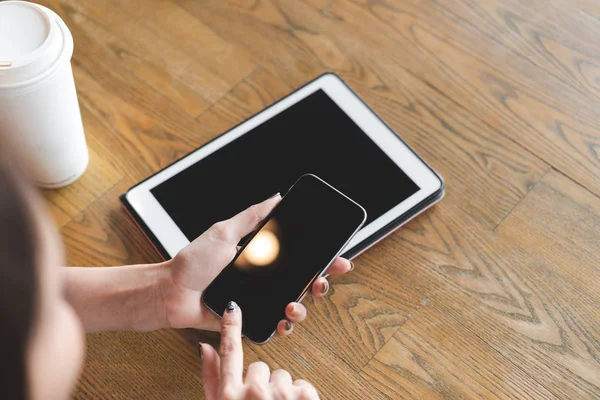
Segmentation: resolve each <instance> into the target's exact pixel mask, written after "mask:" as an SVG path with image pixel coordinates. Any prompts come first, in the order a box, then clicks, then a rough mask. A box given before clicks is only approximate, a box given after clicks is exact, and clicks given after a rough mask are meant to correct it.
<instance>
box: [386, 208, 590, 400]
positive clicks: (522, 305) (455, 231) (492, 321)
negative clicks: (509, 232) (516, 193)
mask: <svg viewBox="0 0 600 400" xmlns="http://www.w3.org/2000/svg"><path fill="white" fill-rule="evenodd" d="M453 208H454V209H453ZM417 223H418V224H419V226H418V229H406V230H404V231H403V234H402V235H394V236H392V237H390V240H389V241H390V242H395V243H394V249H396V251H397V252H399V253H401V254H404V253H405V252H406V251H407V250H409V249H410V250H412V252H414V253H415V256H414V257H415V259H416V258H418V257H420V258H421V261H420V262H419V264H416V265H415V264H413V263H411V264H410V265H412V268H404V269H400V266H401V265H403V264H405V263H404V262H403V260H402V259H397V260H396V261H395V262H394V258H393V256H392V255H391V254H390V256H388V257H386V258H384V259H385V260H386V261H387V262H389V268H394V267H396V271H397V275H398V276H397V279H399V280H401V281H403V282H404V283H405V284H408V285H409V286H410V287H412V288H413V289H415V290H418V291H419V292H421V293H424V294H425V295H427V297H428V298H429V299H431V300H432V301H433V302H436V303H435V304H443V305H444V307H445V308H444V310H445V311H444V312H447V313H449V314H451V315H453V316H454V318H456V319H457V320H458V321H459V323H461V324H462V325H463V326H464V327H465V328H466V329H469V330H471V331H472V332H473V333H474V334H475V335H477V336H478V337H479V338H481V339H482V340H483V341H484V342H485V343H487V344H488V345H489V346H491V348H492V349H494V350H495V351H496V352H498V353H499V354H501V355H503V356H505V357H506V358H507V359H509V360H510V361H511V362H513V363H514V364H515V365H517V366H519V367H520V368H522V369H523V370H525V371H528V372H530V373H531V376H532V377H533V378H534V379H535V380H536V381H537V382H539V383H540V384H541V385H543V386H544V387H545V388H546V389H548V390H549V391H550V392H552V393H553V394H554V395H556V396H557V397H558V398H590V397H593V396H594V394H596V393H598V388H600V381H599V380H598V377H600V362H598V360H597V356H596V355H597V354H598V350H599V348H598V343H600V341H599V339H600V337H599V336H598V334H599V332H598V331H597V326H598V321H600V310H598V308H597V307H596V306H595V304H596V303H597V302H596V301H594V300H593V299H594V297H597V295H595V294H594V293H593V292H588V291H587V290H586V288H583V287H578V286H574V284H570V283H568V282H567V284H565V282H558V281H551V280H550V281H548V280H545V279H543V278H540V275H542V276H543V275H544V274H546V273H547V271H548V270H552V273H553V274H555V275H560V274H561V273H562V272H561V271H559V268H561V266H560V265H554V266H553V265H552V264H545V265H546V270H545V271H540V270H539V268H537V266H539V265H541V264H542V263H544V260H543V259H537V258H535V257H533V256H531V255H530V254H528V253H527V252H526V250H527V249H525V250H523V249H520V248H519V243H518V242H513V241H505V240H504V239H503V238H501V237H498V236H496V235H494V234H493V233H491V232H489V231H486V230H481V229H477V227H476V224H473V223H472V222H470V218H469V217H468V216H467V215H465V214H463V213H459V212H456V210H455V207H454V206H453V205H452V204H449V203H442V204H440V205H439V206H438V207H436V208H435V209H433V210H431V211H430V212H428V213H427V214H425V215H424V216H423V218H420V219H419V220H418V221H415V222H414V224H417ZM388 249H389V248H388ZM388 249H386V250H388ZM387 253H391V252H390V250H388V251H387ZM583 262H584V261H583ZM589 267H591V266H588V268H589ZM553 268H554V269H553ZM423 269H426V270H427V271H428V272H430V273H433V274H435V275H437V276H438V277H439V278H442V279H443V281H444V282H445V286H443V287H438V288H435V287H434V285H432V284H431V283H430V282H426V283H425V282H423V279H422V278H421V275H423V273H422V270H423ZM425 276H427V275H425ZM595 291H596V293H597V289H595Z"/></svg>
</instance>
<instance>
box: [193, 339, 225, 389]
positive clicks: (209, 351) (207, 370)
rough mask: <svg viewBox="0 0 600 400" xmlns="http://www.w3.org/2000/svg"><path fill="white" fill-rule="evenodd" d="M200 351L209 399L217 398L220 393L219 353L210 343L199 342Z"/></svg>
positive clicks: (203, 379)
mask: <svg viewBox="0 0 600 400" xmlns="http://www.w3.org/2000/svg"><path fill="white" fill-rule="evenodd" d="M198 351H199V353H200V358H201V359H202V384H203V386H204V392H205V393H206V398H207V399H208V400H217V396H218V395H219V381H220V379H219V378H220V377H219V369H220V364H221V361H220V359H219V354H217V351H216V350H215V349H213V347H212V346H211V345H209V344H202V343H198Z"/></svg>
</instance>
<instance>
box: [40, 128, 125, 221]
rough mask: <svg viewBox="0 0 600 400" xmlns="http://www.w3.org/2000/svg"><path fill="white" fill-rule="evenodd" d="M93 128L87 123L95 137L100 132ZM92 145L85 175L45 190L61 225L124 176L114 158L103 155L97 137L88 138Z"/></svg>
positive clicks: (55, 217) (50, 206) (47, 202)
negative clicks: (95, 139) (96, 143)
mask: <svg viewBox="0 0 600 400" xmlns="http://www.w3.org/2000/svg"><path fill="white" fill-rule="evenodd" d="M91 129H92V126H88V125H86V131H87V135H88V137H90V138H93V137H94V135H95V134H96V132H94V131H93V130H91ZM88 148H89V152H90V162H89V165H88V168H87V170H86V171H85V173H84V174H83V176H82V177H81V178H79V179H78V180H77V181H76V182H75V183H73V184H71V185H69V186H67V187H64V188H61V189H54V190H44V191H43V194H44V197H45V199H46V205H47V206H48V209H49V211H50V213H51V214H52V216H53V217H54V221H55V223H56V225H57V226H58V227H59V228H60V227H63V226H65V225H66V224H67V223H69V221H71V219H72V218H73V217H75V216H76V215H77V214H79V213H80V212H81V211H83V210H84V209H85V208H86V207H87V206H89V205H90V204H91V203H93V202H94V201H95V200H96V198H98V197H99V196H102V195H103V194H104V193H106V191H108V190H110V189H111V188H112V187H113V186H114V185H116V184H117V183H118V182H119V181H120V180H121V179H122V178H123V177H122V176H121V174H119V173H118V172H117V171H116V170H115V168H114V167H113V166H112V165H111V164H110V162H108V161H107V160H105V159H104V158H103V157H101V156H99V154H100V153H99V152H98V150H97V149H96V147H95V146H94V144H93V139H92V140H88Z"/></svg>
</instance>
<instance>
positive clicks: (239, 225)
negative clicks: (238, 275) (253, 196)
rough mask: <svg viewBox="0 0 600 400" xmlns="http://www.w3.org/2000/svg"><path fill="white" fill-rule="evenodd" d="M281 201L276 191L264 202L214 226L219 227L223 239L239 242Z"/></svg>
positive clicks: (219, 233)
mask: <svg viewBox="0 0 600 400" xmlns="http://www.w3.org/2000/svg"><path fill="white" fill-rule="evenodd" d="M280 201H281V196H280V195H279V193H276V194H275V195H273V196H271V197H270V198H268V199H267V200H265V201H263V202H262V203H259V204H255V205H253V206H251V207H249V208H247V209H245V210H244V211H242V212H241V213H239V214H237V215H235V216H234V217H232V218H230V219H228V220H226V221H222V222H219V223H217V224H215V226H214V228H216V229H217V231H218V235H219V236H220V238H221V239H223V240H225V241H227V242H235V244H238V243H239V242H240V240H241V239H242V238H243V237H244V236H246V235H247V234H249V233H250V232H252V231H254V230H255V229H256V227H257V226H258V224H260V222H261V221H262V220H263V219H265V217H266V216H267V215H269V213H270V212H271V210H273V208H275V206H276V205H277V204H279V202H280Z"/></svg>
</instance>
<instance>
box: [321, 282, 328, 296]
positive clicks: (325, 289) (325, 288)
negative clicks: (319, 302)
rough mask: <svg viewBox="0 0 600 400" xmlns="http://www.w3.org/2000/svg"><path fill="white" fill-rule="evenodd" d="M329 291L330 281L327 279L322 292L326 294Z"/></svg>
mask: <svg viewBox="0 0 600 400" xmlns="http://www.w3.org/2000/svg"><path fill="white" fill-rule="evenodd" d="M328 291H329V281H325V285H323V290H322V291H321V293H323V294H325V293H327V292H328Z"/></svg>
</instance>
